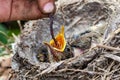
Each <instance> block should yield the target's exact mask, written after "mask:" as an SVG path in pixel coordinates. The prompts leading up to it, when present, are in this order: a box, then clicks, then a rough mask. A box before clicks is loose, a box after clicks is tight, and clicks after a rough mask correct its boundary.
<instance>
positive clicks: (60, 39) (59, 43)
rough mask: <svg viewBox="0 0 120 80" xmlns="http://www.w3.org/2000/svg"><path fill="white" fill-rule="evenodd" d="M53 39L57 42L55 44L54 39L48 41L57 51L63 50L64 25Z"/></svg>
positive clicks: (64, 44)
mask: <svg viewBox="0 0 120 80" xmlns="http://www.w3.org/2000/svg"><path fill="white" fill-rule="evenodd" d="M55 40H56V42H57V44H55V42H54V40H53V39H52V40H51V41H50V45H51V46H52V47H53V48H54V49H55V50H57V51H60V52H63V51H64V49H65V46H66V40H65V36H64V26H62V27H61V29H60V31H59V33H58V34H57V35H56V37H55Z"/></svg>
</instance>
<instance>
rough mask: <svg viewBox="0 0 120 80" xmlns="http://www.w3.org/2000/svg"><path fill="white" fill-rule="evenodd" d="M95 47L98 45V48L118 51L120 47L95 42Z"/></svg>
mask: <svg viewBox="0 0 120 80" xmlns="http://www.w3.org/2000/svg"><path fill="white" fill-rule="evenodd" d="M95 47H100V48H105V49H109V50H116V51H120V48H115V47H112V46H106V45H101V44H97V45H96V46H95ZM95 47H93V48H95ZM93 48H92V49H93Z"/></svg>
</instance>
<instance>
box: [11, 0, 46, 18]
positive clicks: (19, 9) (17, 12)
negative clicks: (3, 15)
mask: <svg viewBox="0 0 120 80" xmlns="http://www.w3.org/2000/svg"><path fill="white" fill-rule="evenodd" d="M45 16H47V15H44V14H42V13H41V12H40V10H39V7H38V5H37V1H36V0H33V1H31V0H14V2H13V4H12V14H11V20H29V19H38V18H42V17H45Z"/></svg>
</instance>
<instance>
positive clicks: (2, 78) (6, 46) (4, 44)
mask: <svg viewBox="0 0 120 80" xmlns="http://www.w3.org/2000/svg"><path fill="white" fill-rule="evenodd" d="M23 24H24V21H21V22H20V21H12V22H5V23H0V80H7V79H8V78H9V76H10V75H9V73H11V72H12V70H11V66H10V65H11V57H12V55H13V53H12V47H11V44H12V43H14V41H15V39H14V37H13V35H15V36H18V35H19V34H20V31H21V29H22V28H23V27H22V26H23Z"/></svg>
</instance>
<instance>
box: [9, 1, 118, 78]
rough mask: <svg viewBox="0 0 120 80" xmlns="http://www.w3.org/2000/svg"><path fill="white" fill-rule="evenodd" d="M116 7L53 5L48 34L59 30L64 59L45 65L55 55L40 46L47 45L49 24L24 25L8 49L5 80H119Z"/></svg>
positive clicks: (98, 3) (90, 3) (78, 3)
mask: <svg viewBox="0 0 120 80" xmlns="http://www.w3.org/2000/svg"><path fill="white" fill-rule="evenodd" d="M119 4H120V1H119V0H66V1H65V0H58V1H57V2H56V5H57V11H56V13H55V15H54V23H53V29H54V33H55V35H56V34H57V33H58V32H59V30H60V26H62V25H64V26H65V27H64V28H65V39H66V41H67V44H66V48H65V50H64V52H62V54H63V55H64V56H65V58H64V59H61V60H59V61H54V60H51V56H50V55H49V53H57V52H55V50H54V49H53V48H50V49H48V48H49V47H48V46H46V45H45V44H44V42H49V41H50V40H51V36H50V30H49V27H50V19H49V18H45V19H40V20H33V21H29V22H27V23H26V24H25V25H24V29H23V30H22V33H21V35H20V36H19V37H17V38H16V42H15V43H14V44H13V46H12V47H13V53H14V56H13V57H12V62H11V65H12V66H11V67H12V72H11V73H10V74H9V79H8V80H120V75H119V74H120V64H119V62H120V5H119ZM51 51H53V52H51ZM52 58H53V57H52Z"/></svg>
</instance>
